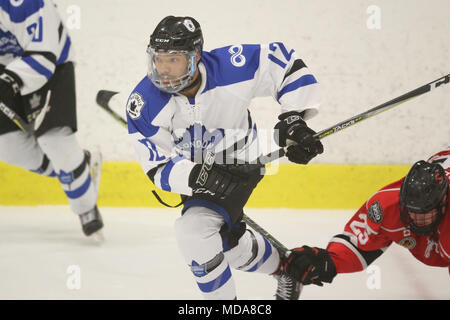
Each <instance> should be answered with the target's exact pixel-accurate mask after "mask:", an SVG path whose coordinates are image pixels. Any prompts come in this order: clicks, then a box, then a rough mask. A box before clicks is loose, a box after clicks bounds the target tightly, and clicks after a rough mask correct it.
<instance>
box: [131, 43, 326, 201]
mask: <svg viewBox="0 0 450 320" xmlns="http://www.w3.org/2000/svg"><path fill="white" fill-rule="evenodd" d="M199 70H200V73H201V79H202V83H201V86H200V89H199V90H198V92H197V94H196V96H195V98H192V99H189V98H187V97H185V96H183V95H180V94H170V93H166V92H163V91H161V90H159V89H158V88H157V87H155V86H154V85H153V83H152V82H151V81H150V80H149V79H148V78H147V77H145V78H144V79H143V80H142V81H141V82H140V83H139V84H138V85H137V86H136V88H135V89H134V90H133V92H132V93H131V95H130V97H129V98H128V101H127V121H128V132H129V134H130V138H131V140H132V144H133V146H134V148H135V150H136V153H137V155H138V158H139V162H140V164H141V166H142V168H143V170H144V172H146V173H147V175H148V176H149V177H150V179H151V180H152V181H153V182H154V184H155V185H156V186H157V187H158V188H161V189H163V190H165V191H171V192H174V193H179V194H185V195H191V194H192V189H191V188H190V187H189V186H188V178H189V174H190V172H191V170H192V168H193V167H194V165H195V164H196V163H200V162H201V159H202V157H201V155H202V151H203V150H205V149H210V150H213V151H214V152H215V153H216V155H218V154H220V153H221V152H222V154H223V153H224V152H225V150H227V152H226V158H227V159H229V158H234V159H238V160H240V161H253V160H255V159H256V158H257V157H258V156H260V151H259V146H258V135H257V126H256V124H255V123H254V122H253V120H252V118H251V115H250V112H249V110H248V107H249V105H250V102H251V100H252V98H254V97H263V96H272V97H274V99H275V100H276V101H277V102H278V103H279V104H280V105H281V112H282V113H283V112H287V111H294V110H295V111H299V112H304V119H305V120H307V119H309V118H311V117H313V116H315V115H316V114H317V113H318V106H319V92H318V89H319V87H318V83H317V81H316V79H315V77H314V76H313V75H312V74H311V73H310V71H309V70H308V68H307V67H306V65H305V64H304V63H303V61H302V60H301V59H299V58H298V57H297V56H296V53H295V51H294V50H291V49H288V48H287V47H286V46H285V45H284V44H283V43H280V42H275V43H271V44H269V45H249V44H244V45H232V46H227V47H223V48H219V49H215V50H212V51H210V52H206V51H203V52H202V58H201V61H200V63H199Z"/></svg>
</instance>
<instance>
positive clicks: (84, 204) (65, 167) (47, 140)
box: [0, 127, 97, 214]
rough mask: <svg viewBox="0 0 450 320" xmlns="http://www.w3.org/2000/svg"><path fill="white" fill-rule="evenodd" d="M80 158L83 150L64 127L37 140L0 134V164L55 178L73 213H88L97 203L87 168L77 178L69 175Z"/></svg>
mask: <svg viewBox="0 0 450 320" xmlns="http://www.w3.org/2000/svg"><path fill="white" fill-rule="evenodd" d="M84 157H85V156H84V151H83V149H81V147H80V146H79V144H78V142H77V140H76V137H75V134H74V133H73V132H72V130H71V129H70V128H68V127H62V128H54V129H51V130H49V131H48V132H46V133H45V134H43V135H42V136H40V137H39V138H37V139H36V138H35V137H34V136H33V135H30V134H26V133H24V132H22V131H13V132H9V133H5V134H2V135H0V161H3V162H6V163H8V164H12V165H15V166H18V167H22V168H24V169H27V170H30V171H33V172H35V173H38V174H41V175H45V176H50V177H52V176H57V177H58V178H59V180H60V182H61V187H62V188H63V190H64V192H65V193H66V195H67V198H68V200H69V204H70V207H71V209H72V211H73V212H74V213H76V214H82V213H85V212H87V211H89V210H91V209H92V208H93V207H94V206H95V204H96V202H97V195H96V193H95V188H94V185H93V184H92V181H91V178H90V174H89V166H86V167H85V169H84V170H83V171H82V172H80V174H79V175H78V176H77V177H73V174H72V173H73V172H74V170H75V169H77V168H78V167H79V166H80V165H81V164H82V163H83V161H84Z"/></svg>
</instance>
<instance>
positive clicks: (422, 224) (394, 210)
mask: <svg viewBox="0 0 450 320" xmlns="http://www.w3.org/2000/svg"><path fill="white" fill-rule="evenodd" d="M449 180H450V149H448V150H445V151H441V152H439V153H437V154H435V155H434V156H432V157H431V158H430V159H428V160H427V161H423V160H421V161H418V162H416V163H415V164H414V165H413V166H412V168H411V169H410V170H409V172H408V174H407V175H406V177H404V178H402V179H400V180H399V181H396V182H394V183H391V184H389V185H387V186H385V187H384V188H382V189H380V190H379V191H378V192H376V193H375V194H374V195H373V196H372V197H370V198H369V200H367V201H366V203H364V205H363V206H362V207H361V208H360V209H359V210H358V211H357V212H356V214H355V215H354V216H353V217H352V218H351V219H350V221H348V223H347V224H346V226H345V229H344V232H343V233H341V234H339V235H336V236H334V237H333V238H332V239H331V240H330V242H329V243H328V246H327V248H326V249H321V248H311V247H308V246H303V247H301V248H295V249H292V251H291V253H290V255H289V256H288V258H286V259H285V261H284V268H285V270H286V271H287V273H288V274H290V275H291V276H293V277H294V278H295V279H297V280H298V281H300V282H302V283H303V284H305V285H308V284H316V285H319V286H322V285H323V282H327V283H331V282H332V280H333V278H334V277H335V276H336V275H337V274H339V273H350V272H358V271H362V270H364V269H365V268H366V267H367V266H368V265H369V264H371V263H372V262H373V261H374V260H375V259H377V258H378V257H379V256H380V255H381V254H383V252H385V251H386V249H387V248H388V247H389V246H390V245H391V244H392V242H396V243H398V244H399V245H401V246H403V247H405V248H406V249H408V250H409V251H410V252H411V254H412V255H413V256H414V257H415V258H416V259H418V260H420V261H421V262H423V263H425V264H426V265H430V266H435V267H447V268H449V273H450V212H449V211H450V206H448V205H447V204H448V198H449Z"/></svg>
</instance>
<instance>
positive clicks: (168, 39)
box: [149, 16, 203, 51]
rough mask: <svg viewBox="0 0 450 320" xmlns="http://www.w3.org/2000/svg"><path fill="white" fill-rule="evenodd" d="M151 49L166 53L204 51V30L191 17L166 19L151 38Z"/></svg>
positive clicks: (170, 17) (169, 17)
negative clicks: (173, 51)
mask: <svg viewBox="0 0 450 320" xmlns="http://www.w3.org/2000/svg"><path fill="white" fill-rule="evenodd" d="M149 47H151V48H153V49H154V50H164V51H169V50H176V51H193V50H196V49H199V50H200V51H202V48H203V35H202V29H201V28H200V24H199V23H198V22H197V20H195V19H194V18H191V17H174V16H168V17H165V18H164V19H162V20H161V22H160V23H159V24H158V25H157V26H156V28H155V30H154V31H153V33H152V35H151V36H150V43H149Z"/></svg>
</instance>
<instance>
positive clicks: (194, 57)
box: [147, 16, 203, 93]
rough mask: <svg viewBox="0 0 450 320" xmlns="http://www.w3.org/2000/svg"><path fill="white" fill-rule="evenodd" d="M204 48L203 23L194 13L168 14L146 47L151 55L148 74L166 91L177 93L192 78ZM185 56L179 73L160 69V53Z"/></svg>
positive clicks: (155, 83) (149, 55) (157, 85)
mask: <svg viewBox="0 0 450 320" xmlns="http://www.w3.org/2000/svg"><path fill="white" fill-rule="evenodd" d="M202 49H203V36H202V30H201V29H200V24H199V23H198V22H197V21H196V20H195V19H194V18H191V17H174V16H168V17H165V18H164V19H163V20H161V22H160V23H159V24H158V25H157V26H156V28H155V31H153V33H152V35H151V36H150V43H149V45H148V47H147V54H148V57H149V63H148V72H147V76H148V78H149V79H150V80H151V81H152V82H153V84H154V85H155V86H156V87H157V88H159V89H161V90H163V91H166V92H169V93H175V92H179V91H182V90H183V89H185V88H186V87H187V86H188V85H189V84H190V83H191V82H192V80H193V78H194V75H195V72H196V70H197V64H198V61H199V59H200V56H201V52H202ZM177 55H178V56H179V55H184V56H185V62H186V69H185V70H184V71H183V72H182V73H181V74H178V75H176V76H173V75H167V74H164V73H161V74H160V73H159V72H158V68H157V66H156V61H157V60H158V57H162V56H172V57H174V56H177Z"/></svg>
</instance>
